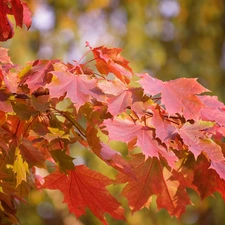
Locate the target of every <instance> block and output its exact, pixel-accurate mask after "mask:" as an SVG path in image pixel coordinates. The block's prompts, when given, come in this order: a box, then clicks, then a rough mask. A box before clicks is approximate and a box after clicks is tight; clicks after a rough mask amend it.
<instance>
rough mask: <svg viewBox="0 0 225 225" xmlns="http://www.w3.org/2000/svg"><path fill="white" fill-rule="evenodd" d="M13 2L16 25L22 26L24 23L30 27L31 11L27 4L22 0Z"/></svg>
mask: <svg viewBox="0 0 225 225" xmlns="http://www.w3.org/2000/svg"><path fill="white" fill-rule="evenodd" d="M11 4H12V13H13V15H14V17H15V20H16V25H17V26H19V27H21V28H22V26H23V24H25V25H26V27H27V28H28V29H29V28H30V26H31V11H30V9H29V8H28V6H27V4H26V3H25V2H22V1H20V0H11Z"/></svg>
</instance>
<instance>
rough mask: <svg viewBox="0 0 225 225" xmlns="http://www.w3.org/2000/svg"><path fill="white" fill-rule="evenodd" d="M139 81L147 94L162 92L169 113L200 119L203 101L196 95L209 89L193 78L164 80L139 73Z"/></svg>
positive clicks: (163, 103) (162, 99)
mask: <svg viewBox="0 0 225 225" xmlns="http://www.w3.org/2000/svg"><path fill="white" fill-rule="evenodd" d="M139 77H140V78H141V79H140V80H139V81H138V82H139V83H140V84H141V85H142V87H143V89H144V91H145V93H146V94H150V95H157V94H159V93H161V102H162V105H165V108H166V110H167V111H168V113H169V114H171V115H174V114H176V113H179V114H180V115H184V117H185V118H186V119H198V118H199V116H200V110H201V108H202V106H203V103H202V102H201V101H200V99H199V98H198V97H197V96H196V94H201V93H203V92H206V91H208V89H206V88H204V87H203V86H202V85H200V84H199V83H198V82H197V81H196V79H193V78H178V79H176V80H171V81H167V82H163V81H161V80H158V79H156V78H153V77H151V76H150V75H148V74H139Z"/></svg>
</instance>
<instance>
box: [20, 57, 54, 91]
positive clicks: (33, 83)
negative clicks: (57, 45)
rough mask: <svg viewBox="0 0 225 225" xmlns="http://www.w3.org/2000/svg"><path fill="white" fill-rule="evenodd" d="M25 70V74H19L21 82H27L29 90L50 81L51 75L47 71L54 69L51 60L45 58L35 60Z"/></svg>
mask: <svg viewBox="0 0 225 225" xmlns="http://www.w3.org/2000/svg"><path fill="white" fill-rule="evenodd" d="M24 70H25V74H21V76H22V79H21V84H27V85H28V88H29V89H30V91H31V92H33V91H35V90H37V89H38V88H39V87H44V86H45V85H46V84H47V83H49V82H50V81H51V78H52V75H51V74H50V73H49V72H50V71H53V70H54V67H53V62H52V61H47V60H36V61H35V62H34V63H33V65H32V67H30V65H29V66H28V67H27V70H28V71H26V69H24Z"/></svg>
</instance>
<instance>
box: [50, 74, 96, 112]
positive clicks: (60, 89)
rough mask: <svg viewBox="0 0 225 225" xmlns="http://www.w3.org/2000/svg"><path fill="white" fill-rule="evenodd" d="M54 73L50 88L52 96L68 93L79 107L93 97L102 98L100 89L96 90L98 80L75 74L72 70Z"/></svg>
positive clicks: (57, 96) (56, 96)
mask: <svg viewBox="0 0 225 225" xmlns="http://www.w3.org/2000/svg"><path fill="white" fill-rule="evenodd" d="M52 74H53V75H54V77H53V80H52V82H51V83H50V84H48V85H46V87H47V88H48V89H49V93H50V96H51V98H59V97H61V96H63V95H64V94H65V93H66V96H67V97H68V98H70V99H71V101H72V102H73V103H74V104H76V105H77V107H78V108H79V107H80V106H81V105H83V104H85V103H86V102H90V101H91V99H92V98H96V99H100V95H99V91H98V90H96V89H95V88H96V86H97V85H96V80H94V79H90V78H89V77H88V76H85V75H79V76H77V75H74V74H72V73H70V72H59V71H54V72H52Z"/></svg>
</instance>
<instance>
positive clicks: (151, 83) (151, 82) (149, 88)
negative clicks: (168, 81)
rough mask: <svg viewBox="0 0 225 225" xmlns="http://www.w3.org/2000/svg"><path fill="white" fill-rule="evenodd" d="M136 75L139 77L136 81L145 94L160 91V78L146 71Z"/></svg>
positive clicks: (161, 84)
mask: <svg viewBox="0 0 225 225" xmlns="http://www.w3.org/2000/svg"><path fill="white" fill-rule="evenodd" d="M137 75H138V76H139V77H140V78H141V79H140V80H139V81H138V83H140V84H141V86H142V87H143V89H144V91H145V93H146V94H149V95H151V96H153V95H157V94H159V93H162V88H163V82H162V81H161V80H159V79H157V78H155V77H152V76H150V75H149V74H148V73H144V74H137Z"/></svg>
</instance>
